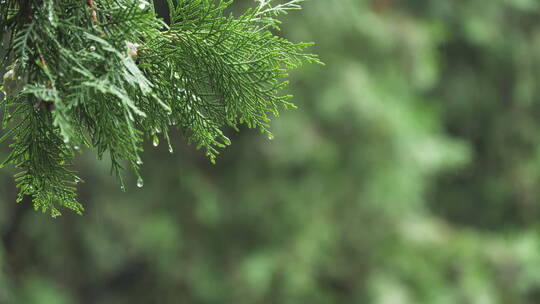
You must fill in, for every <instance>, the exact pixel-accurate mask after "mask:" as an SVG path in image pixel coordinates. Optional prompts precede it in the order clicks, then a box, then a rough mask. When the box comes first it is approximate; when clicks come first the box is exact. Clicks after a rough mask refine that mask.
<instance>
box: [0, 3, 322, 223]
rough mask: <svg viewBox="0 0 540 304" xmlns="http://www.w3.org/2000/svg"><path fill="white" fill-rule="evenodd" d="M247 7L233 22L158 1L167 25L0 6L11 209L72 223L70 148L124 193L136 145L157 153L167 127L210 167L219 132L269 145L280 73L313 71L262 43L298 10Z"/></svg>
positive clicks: (107, 10)
mask: <svg viewBox="0 0 540 304" xmlns="http://www.w3.org/2000/svg"><path fill="white" fill-rule="evenodd" d="M257 2H258V6H257V7H256V8H254V9H250V10H248V11H247V12H245V13H244V14H241V15H240V16H238V17H233V16H232V15H227V14H226V10H227V8H228V6H229V5H230V4H231V3H232V1H213V0H177V1H173V0H168V4H169V11H170V20H171V23H170V25H166V24H165V23H163V22H162V21H161V20H160V19H159V18H158V17H157V16H156V14H155V12H154V10H153V4H152V3H148V2H146V1H144V0H86V1H81V0H63V1H54V0H4V1H3V2H2V5H1V6H0V26H1V27H2V30H3V33H5V35H4V36H5V37H4V39H3V40H2V49H3V50H4V52H5V56H4V57H3V58H2V65H1V67H2V68H3V69H4V70H6V71H7V72H6V74H5V75H4V77H3V83H2V84H3V91H4V95H5V98H4V99H3V100H2V101H1V102H0V105H1V106H2V108H3V121H2V128H3V129H5V130H6V132H5V134H4V136H2V137H1V138H0V142H2V141H5V140H6V139H8V138H11V139H12V143H11V144H10V147H11V153H10V155H9V156H8V158H7V159H6V160H5V161H4V162H3V163H2V166H4V165H5V164H13V165H15V166H16V167H17V168H19V169H20V170H21V171H20V172H19V173H18V174H17V176H16V180H17V182H18V188H19V189H20V194H19V200H20V199H22V197H23V196H24V195H30V196H32V198H33V202H34V207H35V208H36V209H38V208H40V209H42V210H43V211H44V212H45V211H47V210H48V211H50V212H51V214H52V215H53V216H56V215H59V214H60V211H59V207H67V208H69V209H72V210H74V211H75V212H77V213H82V211H83V207H82V205H81V204H79V203H78V202H77V200H76V192H75V188H74V185H75V184H76V183H78V182H79V181H80V179H79V178H78V177H77V176H76V175H75V173H74V172H73V171H71V170H69V169H68V167H69V166H70V165H71V162H72V160H73V157H74V154H75V150H78V149H79V147H81V146H87V147H89V148H93V149H95V150H96V151H97V155H98V158H100V159H101V158H102V157H103V155H104V154H105V153H108V154H109V155H110V158H111V160H112V167H111V169H112V172H113V173H114V174H115V175H117V176H118V178H119V179H120V181H121V183H122V185H123V182H122V177H121V172H122V170H123V169H124V167H126V166H128V167H130V168H131V169H133V170H134V171H135V173H136V174H137V175H139V166H140V165H141V164H142V162H141V161H140V156H139V153H140V152H141V151H142V148H141V144H142V141H143V140H144V138H152V139H153V141H154V142H156V143H157V142H158V141H159V137H162V138H164V139H165V140H166V141H167V142H168V141H169V135H168V133H167V131H168V130H169V127H170V126H176V127H177V128H178V129H179V130H180V131H181V132H182V133H183V134H185V137H186V138H187V141H188V142H190V143H191V142H193V143H195V144H196V146H197V148H198V149H199V148H202V149H204V150H205V153H206V155H207V156H208V157H209V158H210V160H211V161H212V162H214V161H215V158H216V156H217V155H218V154H219V151H218V149H219V148H222V147H225V146H227V145H229V144H230V140H229V139H228V138H227V137H226V136H225V134H224V133H223V129H224V128H225V127H227V126H229V127H232V128H234V129H237V130H238V128H239V126H240V125H247V126H248V127H250V128H259V129H260V130H261V131H262V132H264V133H266V134H267V135H268V136H271V133H270V131H269V130H268V128H269V126H268V122H269V121H270V117H269V115H277V114H278V110H279V108H280V107H285V108H288V107H293V105H292V104H291V103H289V102H288V101H287V100H288V99H289V98H290V96H281V95H280V93H279V91H280V90H281V89H282V88H283V87H284V86H285V85H286V84H287V82H286V81H283V78H284V77H286V76H287V69H291V68H295V67H298V66H299V65H301V64H302V63H304V62H316V63H317V62H319V61H318V59H317V57H316V56H314V55H311V54H306V53H304V49H305V48H306V47H308V46H309V44H306V43H299V44H298V43H292V42H289V41H287V40H285V39H283V38H280V37H277V36H275V35H273V34H272V33H271V32H270V29H278V24H279V22H278V20H277V19H275V17H276V16H277V15H278V14H280V13H285V12H287V11H288V10H291V9H298V8H299V3H300V2H302V1H301V0H291V1H288V2H286V3H283V4H279V5H276V6H272V3H271V2H272V1H271V0H258V1H257ZM169 146H170V143H169ZM139 177H140V176H139Z"/></svg>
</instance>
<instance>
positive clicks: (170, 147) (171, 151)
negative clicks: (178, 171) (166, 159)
mask: <svg viewBox="0 0 540 304" xmlns="http://www.w3.org/2000/svg"><path fill="white" fill-rule="evenodd" d="M173 152H174V150H173V148H172V146H171V145H170V144H169V153H171V154H172V153H173Z"/></svg>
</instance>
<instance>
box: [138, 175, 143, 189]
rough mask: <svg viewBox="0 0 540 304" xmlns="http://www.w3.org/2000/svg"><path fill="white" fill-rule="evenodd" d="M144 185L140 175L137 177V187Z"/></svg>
mask: <svg viewBox="0 0 540 304" xmlns="http://www.w3.org/2000/svg"><path fill="white" fill-rule="evenodd" d="M143 186H144V181H143V179H142V178H141V177H139V178H138V179H137V187H139V188H142V187H143Z"/></svg>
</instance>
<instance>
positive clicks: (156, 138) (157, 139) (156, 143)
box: [152, 135, 159, 147]
mask: <svg viewBox="0 0 540 304" xmlns="http://www.w3.org/2000/svg"><path fill="white" fill-rule="evenodd" d="M152 144H153V145H154V147H157V146H158V145H159V138H158V137H157V136H156V135H154V138H153V139H152Z"/></svg>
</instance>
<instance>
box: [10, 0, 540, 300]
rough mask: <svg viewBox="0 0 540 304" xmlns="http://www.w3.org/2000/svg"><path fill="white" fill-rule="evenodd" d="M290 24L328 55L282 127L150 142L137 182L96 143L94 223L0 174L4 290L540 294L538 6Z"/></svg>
mask: <svg viewBox="0 0 540 304" xmlns="http://www.w3.org/2000/svg"><path fill="white" fill-rule="evenodd" d="M235 3H236V4H235V6H234V7H235V8H236V9H241V8H245V7H247V6H252V5H254V2H253V1H250V0H245V1H241V0H237V1H236V2H235ZM283 29H284V31H283V35H284V36H286V37H287V38H289V39H291V40H293V41H314V42H316V46H315V47H314V48H313V49H312V51H313V52H315V53H318V54H319V55H320V57H321V59H322V60H323V61H324V62H325V63H326V66H324V67H321V66H315V65H310V66H305V67H303V68H302V69H300V70H298V71H295V72H294V73H293V74H292V76H291V80H292V81H291V82H292V83H291V86H290V88H289V90H290V92H291V93H293V94H294V95H295V99H294V101H295V103H296V104H297V105H298V106H299V109H298V110H295V111H288V112H284V113H283V114H282V116H281V117H279V118H277V119H275V120H274V122H273V131H274V133H275V139H274V140H272V141H269V140H268V139H267V138H266V137H264V136H262V135H261V134H259V133H258V132H256V131H253V130H243V131H242V132H240V133H235V132H233V131H232V130H229V131H228V134H229V135H231V137H232V139H233V145H232V147H230V148H228V149H226V150H224V151H223V153H222V155H221V157H220V159H219V161H218V163H217V165H211V164H210V163H209V161H208V160H207V159H205V157H204V155H203V153H201V152H197V151H194V149H193V147H189V146H187V145H186V144H185V143H184V141H183V140H182V139H181V138H180V137H179V136H177V137H175V138H174V149H175V153H174V154H169V153H168V152H167V147H166V145H163V144H162V145H160V146H159V147H158V148H154V147H152V146H151V144H148V145H147V146H146V149H145V150H146V151H145V152H144V154H143V156H144V163H145V166H144V167H143V172H142V173H143V176H144V178H145V186H144V187H143V188H142V189H138V188H137V187H136V186H135V183H136V182H135V177H133V176H131V175H130V176H128V177H126V179H127V180H128V182H129V187H128V189H127V192H125V193H124V192H122V191H121V190H120V186H119V184H118V183H117V181H115V180H114V178H113V177H111V176H110V175H109V170H108V165H109V164H107V163H106V162H98V161H96V160H95V154H94V153H93V152H91V151H85V153H84V154H83V155H82V156H80V157H79V158H78V162H77V169H78V170H79V171H80V173H81V176H82V177H83V178H84V179H85V181H86V183H84V184H83V185H82V186H81V187H80V188H79V193H80V198H81V201H82V202H83V203H85V206H86V208H87V211H86V214H85V215H84V216H83V217H80V216H77V215H74V214H70V213H68V212H66V213H65V215H64V216H62V217H60V218H57V219H52V218H50V217H48V216H46V215H43V214H41V213H37V212H34V211H33V210H32V208H31V204H30V203H29V202H28V201H25V202H23V203H22V204H20V205H16V204H15V197H16V188H15V184H14V182H13V180H12V173H13V170H12V169H3V170H2V173H1V174H0V237H1V242H0V303H8V304H10V303H17V304H18V303H24V304H27V303H28V304H33V303H39V304H42V303H43V304H49V303H51V304H57V303H58V304H63V303H99V304H108V303H111V304H122V303H187V304H218V303H219V304H224V303H234V304H259V303H261V304H262V303H264V304H272V303H279V304H307V303H309V304H342V303H343V304H349V303H376V304H401V303H436V304H438V303H442V304H444V303H464V304H466V303H471V304H484V303H486V304H488V303H504V304H506V303H540V230H539V228H540V187H539V186H540V86H539V85H538V82H539V81H540V2H538V1H536V0H490V1H486V0H466V1H465V0H464V1H456V0H401V1H400V0H311V1H308V2H306V3H305V5H304V9H303V10H302V11H299V12H294V13H291V14H289V15H288V16H287V18H285V19H284V24H283ZM6 155H7V148H6V147H1V148H0V157H5V156H6Z"/></svg>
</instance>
